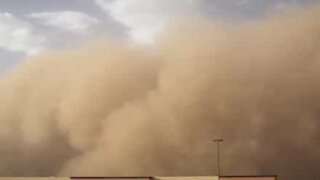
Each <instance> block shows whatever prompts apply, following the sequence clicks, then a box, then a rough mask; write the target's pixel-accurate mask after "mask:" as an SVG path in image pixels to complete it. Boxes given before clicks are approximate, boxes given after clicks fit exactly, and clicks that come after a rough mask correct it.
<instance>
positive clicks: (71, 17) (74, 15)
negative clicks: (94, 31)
mask: <svg viewBox="0 0 320 180" xmlns="http://www.w3.org/2000/svg"><path fill="white" fill-rule="evenodd" d="M28 16H29V17H31V18H33V19H35V20H38V21H40V22H41V23H43V24H44V25H46V26H51V27H55V28H58V29H60V30H63V31H67V32H70V33H75V34H78V35H79V34H80V35H83V34H86V33H88V31H89V30H90V28H91V27H92V26H94V25H96V24H98V23H99V22H100V21H99V20H98V19H97V18H94V17H91V16H89V15H87V14H85V13H82V12H77V11H61V12H41V13H31V14H29V15H28Z"/></svg>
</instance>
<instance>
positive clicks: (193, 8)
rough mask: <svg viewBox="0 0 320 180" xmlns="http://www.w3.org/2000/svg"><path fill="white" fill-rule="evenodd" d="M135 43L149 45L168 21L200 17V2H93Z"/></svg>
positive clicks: (165, 0) (100, 0)
mask: <svg viewBox="0 0 320 180" xmlns="http://www.w3.org/2000/svg"><path fill="white" fill-rule="evenodd" d="M95 2H96V4H97V5H98V6H100V7H101V8H102V9H103V10H104V11H105V12H107V13H108V14H109V15H110V16H111V17H112V18H113V19H114V20H116V21H118V22H120V23H122V24H124V25H125V26H127V27H128V28H129V35H130V36H131V37H132V38H133V40H135V41H139V42H144V43H150V42H152V41H153V39H154V36H155V35H156V33H157V32H158V31H160V30H161V29H162V28H163V26H164V25H165V24H166V23H167V22H168V21H173V20H174V19H178V18H183V17H186V16H192V15H195V14H200V13H201V10H200V8H199V7H200V6H199V5H200V4H201V3H203V0H112V1H110V0H96V1H95Z"/></svg>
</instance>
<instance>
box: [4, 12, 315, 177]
mask: <svg viewBox="0 0 320 180" xmlns="http://www.w3.org/2000/svg"><path fill="white" fill-rule="evenodd" d="M319 69H320V8H319V7H313V8H308V9H292V10H288V11H286V12H283V13H282V14H278V15H273V16H266V17H264V18H263V19H261V20H259V21H254V22H249V23H246V24H242V25H231V24H227V23H224V22H222V21H219V20H217V21H211V20H210V21H209V20H204V19H194V20H190V21H188V22H181V23H176V24H175V25H173V26H171V27H169V28H167V30H166V31H164V32H163V34H162V35H161V38H159V39H158V40H157V42H156V43H155V44H154V45H153V46H152V47H137V46H135V45H133V44H130V43H126V42H119V41H114V40H93V41H92V42H90V43H88V44H84V45H82V46H81V47H78V48H73V49H66V50H59V51H58V50H52V51H48V52H46V53H43V54H40V55H36V56H34V57H31V58H30V59H28V60H26V61H25V63H23V64H21V65H20V66H19V67H17V68H16V69H15V70H14V71H12V72H11V73H10V74H7V75H6V76H5V77H4V78H2V79H1V80H0V122H1V126H0V143H1V146H0V153H1V156H0V175H1V176H50V175H59V176H141V175H143V176H148V175H150V176H155V175H162V176H170V175H184V176H186V175H210V174H215V172H214V170H215V169H216V164H215V158H216V157H215V146H214V144H213V143H212V142H211V140H212V139H214V138H216V137H221V138H223V139H224V140H225V142H224V143H223V145H222V149H221V151H222V154H221V159H222V164H221V168H222V174H277V175H278V176H279V178H281V179H284V180H289V179H290V180H298V179H301V178H304V179H317V178H319V177H320V173H319V171H318V169H319V165H318V164H319V163H318V162H319V160H320V151H318V149H319V147H320V144H319V138H320V131H319V130H320V127H319V126H320V121H319V118H320V109H319V108H320V71H319Z"/></svg>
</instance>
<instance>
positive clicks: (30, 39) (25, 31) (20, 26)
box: [0, 13, 46, 55]
mask: <svg viewBox="0 0 320 180" xmlns="http://www.w3.org/2000/svg"><path fill="white" fill-rule="evenodd" d="M45 40H46V38H45V37H43V36H41V35H39V34H36V33H35V32H34V28H33V26H32V25H31V24H30V23H28V22H26V21H24V20H22V19H19V18H17V17H15V16H14V15H12V14H10V13H0V47H1V48H4V49H6V50H9V51H13V52H24V53H26V54H28V55H31V54H35V53H37V52H39V51H41V50H43V49H44V47H43V43H44V42H45Z"/></svg>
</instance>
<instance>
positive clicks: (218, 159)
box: [213, 139, 223, 177]
mask: <svg viewBox="0 0 320 180" xmlns="http://www.w3.org/2000/svg"><path fill="white" fill-rule="evenodd" d="M213 142H215V143H216V145H217V174H218V177H220V143H222V142H223V139H214V140H213Z"/></svg>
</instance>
